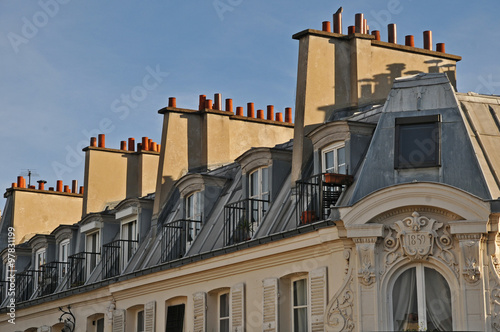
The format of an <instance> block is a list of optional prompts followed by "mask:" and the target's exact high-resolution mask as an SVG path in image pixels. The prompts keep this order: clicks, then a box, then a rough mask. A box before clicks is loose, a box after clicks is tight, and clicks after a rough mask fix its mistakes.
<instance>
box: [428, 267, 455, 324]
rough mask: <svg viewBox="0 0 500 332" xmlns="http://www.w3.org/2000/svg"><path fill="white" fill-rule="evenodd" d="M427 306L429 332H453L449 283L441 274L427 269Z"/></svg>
mask: <svg viewBox="0 0 500 332" xmlns="http://www.w3.org/2000/svg"><path fill="white" fill-rule="evenodd" d="M424 273H425V306H426V313H427V330H429V331H434V330H439V331H451V330H452V329H453V324H452V317H451V316H452V315H451V292H450V287H449V286H448V282H446V280H445V279H444V278H443V276H442V275H441V274H439V272H437V271H436V270H434V269H430V268H425V272H424Z"/></svg>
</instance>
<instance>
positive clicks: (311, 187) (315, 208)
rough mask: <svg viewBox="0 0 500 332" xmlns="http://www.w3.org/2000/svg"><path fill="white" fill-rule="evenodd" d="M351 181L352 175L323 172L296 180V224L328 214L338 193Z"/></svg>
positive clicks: (313, 220)
mask: <svg viewBox="0 0 500 332" xmlns="http://www.w3.org/2000/svg"><path fill="white" fill-rule="evenodd" d="M352 181H353V177H352V175H344V174H335V173H323V174H317V175H314V176H311V177H310V178H307V179H303V180H300V181H297V187H296V188H297V225H299V226H300V225H305V224H309V223H312V222H315V221H319V220H326V219H328V218H329V216H330V212H331V207H332V206H335V204H337V201H338V199H339V197H340V194H342V192H343V191H344V190H345V188H347V187H348V186H349V185H350V184H351V183H352Z"/></svg>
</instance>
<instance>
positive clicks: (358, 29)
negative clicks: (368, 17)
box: [355, 13, 365, 33]
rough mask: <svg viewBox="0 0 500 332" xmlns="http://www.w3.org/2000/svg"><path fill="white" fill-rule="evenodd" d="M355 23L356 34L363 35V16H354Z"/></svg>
mask: <svg viewBox="0 0 500 332" xmlns="http://www.w3.org/2000/svg"><path fill="white" fill-rule="evenodd" d="M355 21H356V33H365V31H364V30H365V29H364V24H365V19H364V17H363V14H361V13H358V14H356V16H355Z"/></svg>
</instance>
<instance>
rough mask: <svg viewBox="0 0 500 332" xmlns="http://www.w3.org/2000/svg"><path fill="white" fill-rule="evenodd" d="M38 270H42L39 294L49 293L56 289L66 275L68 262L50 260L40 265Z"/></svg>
mask: <svg viewBox="0 0 500 332" xmlns="http://www.w3.org/2000/svg"><path fill="white" fill-rule="evenodd" d="M40 270H41V271H42V273H41V276H40V295H42V296H43V295H49V294H52V293H54V292H55V291H56V288H57V287H58V286H59V285H60V284H61V283H62V281H63V279H64V278H65V277H66V276H67V275H68V272H69V263H67V262H51V263H47V264H45V265H43V266H41V267H40Z"/></svg>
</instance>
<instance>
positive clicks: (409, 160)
mask: <svg viewBox="0 0 500 332" xmlns="http://www.w3.org/2000/svg"><path fill="white" fill-rule="evenodd" d="M438 137H439V135H438V123H437V122H436V123H419V124H410V125H400V126H399V155H398V156H399V164H400V165H406V166H413V167H422V166H429V165H431V166H432V165H437V164H438V159H437V158H438V149H439V145H438V143H439V142H438Z"/></svg>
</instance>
